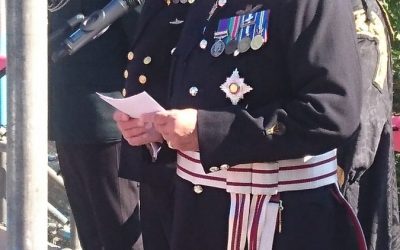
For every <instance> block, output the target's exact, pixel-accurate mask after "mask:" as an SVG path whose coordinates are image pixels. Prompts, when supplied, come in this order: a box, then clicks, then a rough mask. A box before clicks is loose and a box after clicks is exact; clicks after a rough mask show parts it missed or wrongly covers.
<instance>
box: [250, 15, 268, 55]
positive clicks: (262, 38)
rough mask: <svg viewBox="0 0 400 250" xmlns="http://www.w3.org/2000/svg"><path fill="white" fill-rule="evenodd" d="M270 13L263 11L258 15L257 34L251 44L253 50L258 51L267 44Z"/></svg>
mask: <svg viewBox="0 0 400 250" xmlns="http://www.w3.org/2000/svg"><path fill="white" fill-rule="evenodd" d="M268 14H269V11H261V12H257V13H256V24H257V26H258V27H257V32H256V33H257V34H256V35H255V36H254V37H253V39H252V40H251V43H250V47H251V48H252V49H253V50H258V49H259V48H261V47H262V45H263V44H264V43H266V42H267V33H266V30H267V28H268V19H266V18H265V16H267V18H268Z"/></svg>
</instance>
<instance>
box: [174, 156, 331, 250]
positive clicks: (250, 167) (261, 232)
mask: <svg viewBox="0 0 400 250" xmlns="http://www.w3.org/2000/svg"><path fill="white" fill-rule="evenodd" d="M177 164H178V168H177V174H178V176H180V177H181V178H183V179H185V180H187V181H189V182H191V183H193V184H195V185H205V186H211V187H216V188H221V189H225V190H226V191H227V192H229V193H230V194H231V206H230V212H229V237H228V245H227V249H228V250H243V249H245V246H246V242H247V245H248V250H270V249H272V243H273V237H274V232H275V226H276V220H277V215H278V210H279V205H278V203H276V202H270V199H271V196H273V195H276V194H277V193H279V192H283V191H293V190H305V189H314V188H318V187H322V186H326V185H329V184H333V183H336V182H337V176H336V168H337V163H336V150H332V151H329V152H327V153H324V154H321V155H316V156H306V157H303V158H299V159H291V160H282V161H277V162H269V163H249V164H240V165H236V166H233V167H230V168H229V169H225V170H220V171H217V172H213V173H209V174H206V173H205V172H204V168H203V166H202V165H201V161H200V154H199V153H198V152H191V151H190V152H188V151H185V152H178V158H177Z"/></svg>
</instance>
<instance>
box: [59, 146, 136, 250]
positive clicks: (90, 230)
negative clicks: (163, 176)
mask: <svg viewBox="0 0 400 250" xmlns="http://www.w3.org/2000/svg"><path fill="white" fill-rule="evenodd" d="M119 147H120V144H119V143H109V144H85V145H82V144H57V152H58V153H59V161H60V166H62V167H61V173H62V175H63V177H64V184H65V187H66V189H67V195H68V200H69V203H70V205H71V209H72V212H73V214H74V218H75V222H76V225H77V230H78V235H79V239H80V241H81V245H82V248H83V249H89V250H100V249H104V250H131V249H134V248H133V247H132V246H133V245H134V243H135V242H136V240H137V239H138V237H139V235H140V223H139V220H138V217H139V208H138V206H137V203H138V200H139V194H138V192H137V186H136V184H135V183H133V182H130V181H128V180H125V179H122V178H118V176H117V171H116V169H117V167H118V157H119V156H118V154H117V153H118V152H119Z"/></svg>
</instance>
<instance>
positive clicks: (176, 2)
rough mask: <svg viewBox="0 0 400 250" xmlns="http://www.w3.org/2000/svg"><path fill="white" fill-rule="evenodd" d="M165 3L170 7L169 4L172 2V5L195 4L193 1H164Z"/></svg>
mask: <svg viewBox="0 0 400 250" xmlns="http://www.w3.org/2000/svg"><path fill="white" fill-rule="evenodd" d="M165 2H166V3H167V4H168V5H170V4H171V2H172V3H173V4H178V3H181V4H185V3H190V4H192V3H194V2H195V0H165Z"/></svg>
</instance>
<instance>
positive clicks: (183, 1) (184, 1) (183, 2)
mask: <svg viewBox="0 0 400 250" xmlns="http://www.w3.org/2000/svg"><path fill="white" fill-rule="evenodd" d="M179 1H180V2H181V3H182V4H185V3H187V1H188V0H179Z"/></svg>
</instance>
